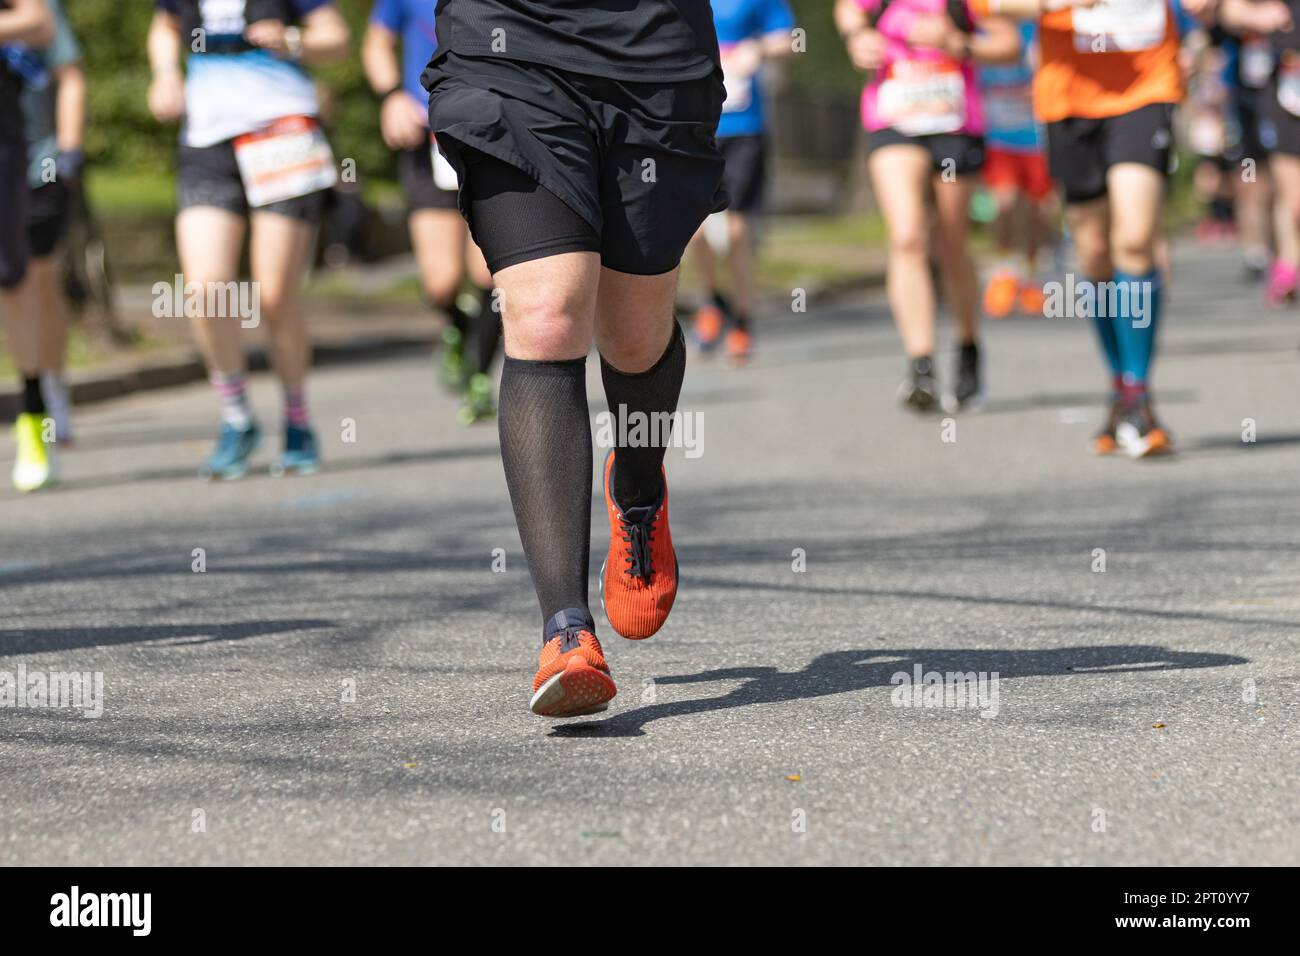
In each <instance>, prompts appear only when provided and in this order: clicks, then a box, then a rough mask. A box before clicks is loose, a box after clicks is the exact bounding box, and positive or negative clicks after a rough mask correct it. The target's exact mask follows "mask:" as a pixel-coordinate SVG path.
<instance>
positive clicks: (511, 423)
mask: <svg viewBox="0 0 1300 956" xmlns="http://www.w3.org/2000/svg"><path fill="white" fill-rule="evenodd" d="M499 404H500V407H499V408H498V410H497V427H498V431H499V433H500V436H501V461H502V463H503V464H504V465H505V471H506V484H507V485H508V486H509V487H510V502H511V504H513V505H514V509H515V522H516V524H518V526H519V538H520V540H521V541H522V542H523V545H524V557H525V558H527V559H528V569H529V571H530V572H531V573H532V577H533V586H534V587H535V588H536V589H537V600H538V602H539V603H540V604H541V608H542V618H543V619H547V618H550V617H552V616H554V615H555V614H556V613H558V612H559V611H563V610H565V609H566V608H577V609H582V610H586V609H587V562H588V559H589V558H590V553H591V470H592V457H591V422H590V420H589V418H588V413H587V360H586V358H580V359H573V360H572V361H558V362H532V361H527V360H524V359H516V358H511V357H510V356H509V355H507V356H506V358H505V364H504V366H503V367H502V370H501V393H500V397H499ZM588 613H590V612H588Z"/></svg>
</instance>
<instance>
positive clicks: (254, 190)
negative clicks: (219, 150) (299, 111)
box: [235, 116, 338, 208]
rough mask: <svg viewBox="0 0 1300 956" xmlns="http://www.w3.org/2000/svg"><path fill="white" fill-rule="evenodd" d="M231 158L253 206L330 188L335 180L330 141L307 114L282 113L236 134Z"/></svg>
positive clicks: (336, 172)
mask: <svg viewBox="0 0 1300 956" xmlns="http://www.w3.org/2000/svg"><path fill="white" fill-rule="evenodd" d="M235 161H236V163H238V165H239V175H240V178H241V179H243V181H244V193H245V195H246V196H247V197H248V204H249V205H250V206H253V207H254V208H256V207H259V206H266V205H269V204H270V203H275V202H282V201H284V200H286V199H297V198H298V197H299V196H307V195H310V194H311V193H314V192H318V191H320V190H322V189H331V188H333V186H334V184H335V183H336V182H338V170H336V169H335V168H334V154H333V153H332V152H331V151H330V144H329V142H328V141H327V140H326V139H325V133H324V131H323V130H322V129H321V128H320V124H318V123H317V122H316V121H315V120H314V119H312V118H311V117H309V116H286V117H284V118H283V119H278V120H276V121H275V122H274V123H272V124H271V125H269V126H267V127H264V128H263V129H260V130H258V131H257V132H255V133H248V134H247V135H245V136H239V137H237V138H236V139H235Z"/></svg>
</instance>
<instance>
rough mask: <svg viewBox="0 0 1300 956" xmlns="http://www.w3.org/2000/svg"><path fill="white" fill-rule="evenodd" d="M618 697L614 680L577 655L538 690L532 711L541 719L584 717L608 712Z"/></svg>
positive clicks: (530, 703) (531, 704) (531, 702)
mask: <svg viewBox="0 0 1300 956" xmlns="http://www.w3.org/2000/svg"><path fill="white" fill-rule="evenodd" d="M617 693H618V689H617V688H616V687H615V686H614V678H612V677H610V676H609V674H607V673H605V672H604V671H602V670H599V669H597V668H595V667H592V666H591V665H590V664H588V663H587V662H586V661H585V660H583V659H582V658H581V657H580V656H577V655H575V656H574V657H573V658H572V659H571V660H570V661H569V663H568V665H567V666H566V667H565V668H564V670H562V671H560V672H559V673H558V674H554V675H552V676H551V677H550V678H549V679H548V680H547V681H546V682H545V683H543V684H542V686H541V687H539V688H537V692H536V693H535V694H533V699H532V700H531V701H529V703H528V709H529V710H531V711H532V712H533V713H534V714H537V715H538V716H539V717H581V716H582V715H584V714H596V713H599V712H600V711H602V710H604V709H605V708H606V707H608V706H609V702H610V701H611V700H613V699H614V695H615V694H617Z"/></svg>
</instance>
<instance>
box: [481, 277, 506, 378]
mask: <svg viewBox="0 0 1300 956" xmlns="http://www.w3.org/2000/svg"><path fill="white" fill-rule="evenodd" d="M481 301H482V303H483V307H482V308H481V309H480V310H479V314H478V371H480V372H482V373H483V374H484V375H486V374H488V372H489V371H491V369H492V362H493V361H494V360H495V359H496V357H497V351H498V350H499V349H500V348H501V313H500V312H498V311H497V310H496V309H495V308H493V306H494V305H495V304H496V299H495V297H494V296H493V294H492V290H491V289H484V290H483V295H482V298H481Z"/></svg>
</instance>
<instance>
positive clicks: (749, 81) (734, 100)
mask: <svg viewBox="0 0 1300 956" xmlns="http://www.w3.org/2000/svg"><path fill="white" fill-rule="evenodd" d="M722 85H723V86H725V87H726V88H727V98H726V99H725V100H723V101H722V112H724V113H740V112H742V111H744V110H747V109H749V106H750V104H751V103H753V102H754V77H752V76H744V77H740V76H728V75H727V73H726V70H725V69H724V70H723V74H722Z"/></svg>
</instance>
